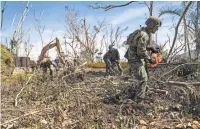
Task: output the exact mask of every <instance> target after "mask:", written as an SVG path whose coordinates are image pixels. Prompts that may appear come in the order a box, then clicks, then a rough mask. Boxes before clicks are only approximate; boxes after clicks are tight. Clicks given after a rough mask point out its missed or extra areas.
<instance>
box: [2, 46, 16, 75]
mask: <svg viewBox="0 0 200 129" xmlns="http://www.w3.org/2000/svg"><path fill="white" fill-rule="evenodd" d="M14 68H15V64H14V56H13V54H12V53H11V52H10V50H9V49H8V48H7V47H6V46H5V45H3V44H1V75H9V74H10V73H12V72H13V70H14Z"/></svg>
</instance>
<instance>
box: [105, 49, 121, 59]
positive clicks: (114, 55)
mask: <svg viewBox="0 0 200 129" xmlns="http://www.w3.org/2000/svg"><path fill="white" fill-rule="evenodd" d="M103 59H104V60H105V59H109V60H110V61H116V60H120V55H119V51H118V50H117V49H115V48H112V49H111V50H109V51H108V52H107V53H106V54H105V55H104V57H103Z"/></svg>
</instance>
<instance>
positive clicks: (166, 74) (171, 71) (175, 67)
mask: <svg viewBox="0 0 200 129" xmlns="http://www.w3.org/2000/svg"><path fill="white" fill-rule="evenodd" d="M194 64H198V63H185V64H180V65H178V66H176V67H175V68H173V69H172V70H170V71H169V72H167V73H165V74H163V75H162V76H161V77H160V78H159V79H158V80H159V81H160V79H161V78H163V77H164V76H166V75H168V74H170V73H172V72H174V71H175V70H177V69H178V68H179V67H181V66H184V65H194ZM166 65H167V64H166ZM169 65H170V64H169Z"/></svg>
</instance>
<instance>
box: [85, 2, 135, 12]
mask: <svg viewBox="0 0 200 129" xmlns="http://www.w3.org/2000/svg"><path fill="white" fill-rule="evenodd" d="M133 2H136V1H130V2H127V3H125V4H120V5H105V6H101V5H99V3H96V5H89V7H91V8H93V9H104V10H105V11H108V10H110V9H113V8H119V7H124V6H127V5H130V4H131V3H133Z"/></svg>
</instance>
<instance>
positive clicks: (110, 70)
mask: <svg viewBox="0 0 200 129" xmlns="http://www.w3.org/2000/svg"><path fill="white" fill-rule="evenodd" d="M104 62H105V64H106V73H113V69H112V64H111V62H110V60H108V59H104Z"/></svg>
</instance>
